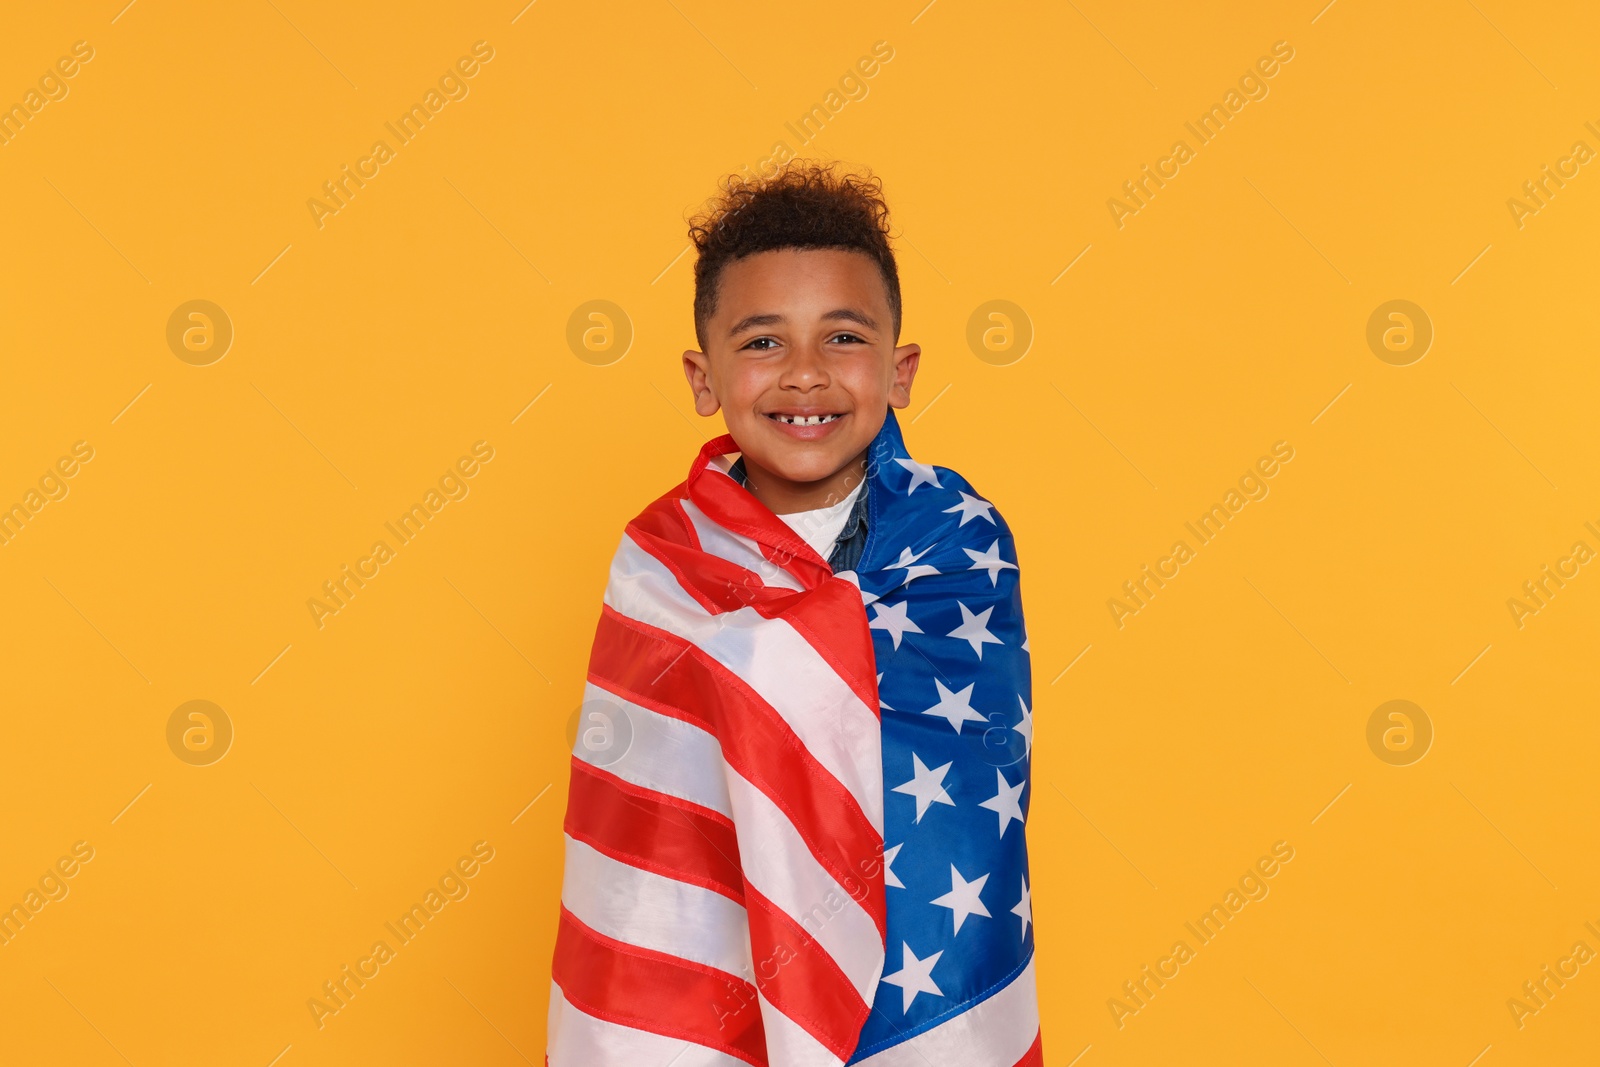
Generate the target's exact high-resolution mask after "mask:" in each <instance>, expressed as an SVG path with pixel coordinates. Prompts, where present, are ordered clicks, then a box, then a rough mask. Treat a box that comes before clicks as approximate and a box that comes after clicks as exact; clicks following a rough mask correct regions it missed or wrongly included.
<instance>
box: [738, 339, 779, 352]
mask: <svg viewBox="0 0 1600 1067" xmlns="http://www.w3.org/2000/svg"><path fill="white" fill-rule="evenodd" d="M777 343H778V339H777V338H776V337H757V338H755V339H754V340H751V341H747V342H745V344H744V345H742V346H741V347H743V348H754V349H756V351H758V352H765V351H766V350H767V349H768V348H770V347H771V346H772V345H775V344H777Z"/></svg>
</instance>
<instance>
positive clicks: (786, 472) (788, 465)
mask: <svg viewBox="0 0 1600 1067" xmlns="http://www.w3.org/2000/svg"><path fill="white" fill-rule="evenodd" d="M863 448H865V446H862V448H846V449H840V448H838V447H837V446H833V447H829V448H826V449H824V448H813V449H804V448H801V449H795V448H794V447H793V446H790V450H789V451H788V454H786V455H781V456H774V455H771V454H767V455H761V456H752V457H751V459H754V460H755V461H756V462H757V463H759V464H760V465H761V466H762V467H764V468H766V469H767V470H768V471H769V472H771V473H772V474H775V475H777V476H778V477H780V478H782V479H784V480H785V481H788V482H790V483H792V484H794V485H812V484H815V483H817V482H823V481H827V480H828V479H829V478H832V477H833V476H834V475H836V474H838V473H839V472H840V471H842V470H844V469H845V468H846V467H848V466H850V464H851V463H852V462H854V461H855V460H856V458H857V457H858V456H859V455H860V453H861V452H862V449H863ZM796 453H799V454H796Z"/></svg>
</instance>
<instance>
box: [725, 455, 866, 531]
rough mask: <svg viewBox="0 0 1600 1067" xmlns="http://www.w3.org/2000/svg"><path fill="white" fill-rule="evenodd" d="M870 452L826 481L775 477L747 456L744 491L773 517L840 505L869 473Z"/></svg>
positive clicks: (821, 479)
mask: <svg viewBox="0 0 1600 1067" xmlns="http://www.w3.org/2000/svg"><path fill="white" fill-rule="evenodd" d="M867 451H868V450H867V449H862V450H861V454H860V455H858V456H856V457H855V458H854V459H852V460H851V461H850V462H849V463H846V464H845V465H844V466H843V467H840V468H839V469H838V470H837V471H835V472H833V473H832V474H830V475H829V476H828V477H826V478H820V479H818V480H817V481H814V482H793V481H790V480H789V479H787V478H785V477H783V476H781V475H778V474H774V473H772V472H771V471H768V470H767V469H766V468H764V467H762V466H760V465H759V464H757V463H752V462H751V461H750V457H749V456H744V457H743V458H744V478H745V482H744V484H745V488H746V489H748V490H750V495H751V496H753V497H755V498H756V499H757V500H759V501H761V502H762V503H763V504H765V505H766V506H767V509H768V510H769V511H771V512H772V513H773V514H774V515H791V514H793V513H795V512H797V511H814V510H816V509H817V508H825V507H829V506H830V505H833V504H837V503H839V502H840V501H842V500H844V498H845V497H847V496H849V495H850V493H851V491H852V490H853V489H855V487H856V486H857V485H859V484H861V480H862V479H863V478H865V477H866V474H867Z"/></svg>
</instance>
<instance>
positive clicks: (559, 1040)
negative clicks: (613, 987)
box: [545, 982, 750, 1067]
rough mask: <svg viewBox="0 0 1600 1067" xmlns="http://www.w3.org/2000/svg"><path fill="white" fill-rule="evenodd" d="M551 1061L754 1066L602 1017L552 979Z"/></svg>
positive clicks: (569, 1065) (574, 1066)
mask: <svg viewBox="0 0 1600 1067" xmlns="http://www.w3.org/2000/svg"><path fill="white" fill-rule="evenodd" d="M548 1026H549V1030H548V1033H549V1040H548V1041H547V1042H546V1044H545V1052H546V1054H547V1055H548V1056H549V1057H550V1067H596V1065H598V1064H629V1065H632V1064H641V1065H656V1064H661V1065H664V1064H669V1063H670V1064H671V1065H672V1067H750V1065H749V1064H748V1063H746V1062H745V1061H744V1060H739V1059H735V1058H733V1057H732V1056H727V1055H724V1054H723V1053H721V1052H718V1051H717V1050H716V1049H710V1048H706V1047H705V1046H704V1045H697V1044H695V1043H693V1042H692V1041H680V1040H679V1039H677V1038H675V1037H663V1036H662V1035H661V1034H652V1033H649V1032H648V1031H645V1030H635V1029H633V1028H632V1027H628V1026H620V1025H618V1024H617V1023H611V1022H606V1021H605V1020H604V1019H597V1018H595V1017H594V1016H593V1015H589V1014H587V1013H586V1012H583V1011H581V1010H579V1009H578V1008H575V1007H573V1006H572V1005H571V1004H569V1003H567V998H566V997H564V996H562V995H561V987H560V986H558V985H556V984H555V983H554V982H551V983H550V1014H549V1017H548Z"/></svg>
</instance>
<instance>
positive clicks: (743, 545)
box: [678, 499, 805, 589]
mask: <svg viewBox="0 0 1600 1067" xmlns="http://www.w3.org/2000/svg"><path fill="white" fill-rule="evenodd" d="M678 506H679V507H681V508H683V513H684V514H685V515H687V516H688V517H689V521H690V522H691V523H693V524H694V532H695V536H697V537H699V538H700V547H701V548H703V549H705V550H706V551H707V552H709V553H711V554H712V555H713V556H720V557H722V558H723V559H725V560H728V561H729V562H732V563H737V564H738V565H739V566H741V567H743V568H744V569H745V570H748V571H754V572H755V574H756V577H758V578H760V579H761V581H762V584H764V585H770V586H775V587H776V588H779V589H804V588H805V586H803V585H801V584H800V582H799V581H798V580H797V579H796V578H795V577H794V576H793V575H791V574H790V573H789V572H788V571H786V570H784V569H783V568H782V567H780V566H778V565H777V564H776V563H774V562H772V561H771V560H769V559H767V557H765V556H763V555H762V554H761V546H760V544H758V543H757V542H755V541H753V540H751V539H750V538H748V537H746V536H744V535H743V534H737V533H734V532H733V531H732V530H730V529H728V528H727V527H726V526H720V525H718V524H717V523H716V522H715V521H713V520H712V518H711V516H709V515H707V514H706V513H705V512H704V511H701V510H700V506H699V505H698V504H696V503H695V502H694V501H692V500H687V499H685V500H680V501H678Z"/></svg>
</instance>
